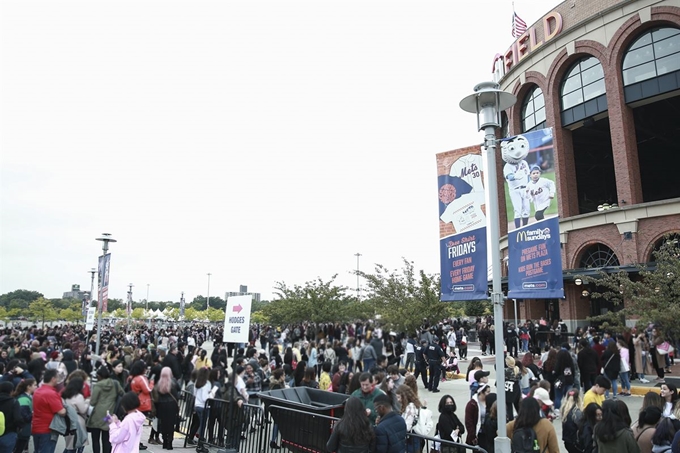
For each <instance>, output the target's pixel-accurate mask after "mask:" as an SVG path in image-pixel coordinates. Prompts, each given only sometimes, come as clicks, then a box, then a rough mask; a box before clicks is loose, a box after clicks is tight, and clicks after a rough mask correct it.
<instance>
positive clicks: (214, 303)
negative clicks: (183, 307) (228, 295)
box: [189, 296, 227, 311]
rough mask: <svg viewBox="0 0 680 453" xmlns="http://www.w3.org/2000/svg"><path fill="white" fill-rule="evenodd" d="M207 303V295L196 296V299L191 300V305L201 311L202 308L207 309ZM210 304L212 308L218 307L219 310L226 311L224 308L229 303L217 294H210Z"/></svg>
mask: <svg viewBox="0 0 680 453" xmlns="http://www.w3.org/2000/svg"><path fill="white" fill-rule="evenodd" d="M206 304H207V300H206V298H205V297H203V296H196V297H194V300H192V301H191V303H190V304H189V306H191V307H193V308H195V309H196V310H198V311H201V310H205V309H206V308H205V306H206ZM210 306H211V307H212V308H216V309H218V310H222V311H224V309H225V308H227V303H226V302H225V301H224V300H223V299H221V298H219V297H217V296H210Z"/></svg>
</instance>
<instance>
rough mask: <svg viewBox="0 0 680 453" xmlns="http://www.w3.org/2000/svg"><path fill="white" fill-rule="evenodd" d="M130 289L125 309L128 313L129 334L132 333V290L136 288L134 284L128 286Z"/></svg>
mask: <svg viewBox="0 0 680 453" xmlns="http://www.w3.org/2000/svg"><path fill="white" fill-rule="evenodd" d="M128 286H129V287H130V290H129V291H128V293H127V296H128V298H127V304H126V305H127V306H126V307H125V311H126V312H127V330H128V333H130V313H131V312H132V288H133V287H134V286H135V285H133V284H132V283H130V284H129V285H128Z"/></svg>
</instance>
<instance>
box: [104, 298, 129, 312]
mask: <svg viewBox="0 0 680 453" xmlns="http://www.w3.org/2000/svg"><path fill="white" fill-rule="evenodd" d="M125 307H126V304H124V303H123V299H109V300H108V302H107V303H106V311H108V312H109V313H111V312H114V311H116V310H118V309H119V308H125Z"/></svg>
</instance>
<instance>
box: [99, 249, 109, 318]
mask: <svg viewBox="0 0 680 453" xmlns="http://www.w3.org/2000/svg"><path fill="white" fill-rule="evenodd" d="M110 267H111V254H110V253H107V254H106V255H102V256H100V257H99V277H98V280H99V304H98V306H99V309H100V310H101V311H102V313H106V310H107V308H108V303H109V269H110Z"/></svg>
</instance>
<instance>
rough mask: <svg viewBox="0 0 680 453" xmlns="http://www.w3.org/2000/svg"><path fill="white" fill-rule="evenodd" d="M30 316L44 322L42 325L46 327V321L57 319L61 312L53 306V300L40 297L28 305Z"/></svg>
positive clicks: (34, 319)
mask: <svg viewBox="0 0 680 453" xmlns="http://www.w3.org/2000/svg"><path fill="white" fill-rule="evenodd" d="M28 318H29V319H32V320H33V321H37V322H42V326H43V327H45V322H49V321H56V320H57V319H58V318H59V313H58V312H57V310H56V309H55V308H54V307H53V306H52V302H51V301H49V300H47V299H45V298H44V297H40V298H38V299H37V300H34V301H33V302H31V303H30V305H29V306H28Z"/></svg>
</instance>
